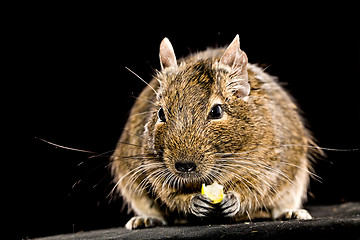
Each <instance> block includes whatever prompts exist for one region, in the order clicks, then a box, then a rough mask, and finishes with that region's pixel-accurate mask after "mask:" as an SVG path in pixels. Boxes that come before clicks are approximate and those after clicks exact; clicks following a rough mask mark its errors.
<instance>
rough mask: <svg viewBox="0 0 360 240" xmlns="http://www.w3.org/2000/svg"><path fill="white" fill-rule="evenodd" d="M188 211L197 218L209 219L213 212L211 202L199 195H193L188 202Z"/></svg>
mask: <svg viewBox="0 0 360 240" xmlns="http://www.w3.org/2000/svg"><path fill="white" fill-rule="evenodd" d="M190 210H191V212H192V213H193V214H194V215H195V216H197V217H209V216H210V215H212V214H214V212H215V208H214V204H212V200H210V198H208V197H207V196H205V195H204V194H200V193H197V194H195V196H194V197H193V198H192V199H191V200H190Z"/></svg>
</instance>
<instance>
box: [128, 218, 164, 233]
mask: <svg viewBox="0 0 360 240" xmlns="http://www.w3.org/2000/svg"><path fill="white" fill-rule="evenodd" d="M162 225H166V222H165V221H163V220H161V219H159V218H156V217H140V216H137V217H132V218H131V219H130V220H129V221H128V222H127V223H126V225H125V228H127V229H129V230H132V229H139V228H150V227H157V226H162Z"/></svg>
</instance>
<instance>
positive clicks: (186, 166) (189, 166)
mask: <svg viewBox="0 0 360 240" xmlns="http://www.w3.org/2000/svg"><path fill="white" fill-rule="evenodd" d="M175 168H176V170H178V171H180V172H193V171H195V169H196V164H195V163H193V162H177V163H175Z"/></svg>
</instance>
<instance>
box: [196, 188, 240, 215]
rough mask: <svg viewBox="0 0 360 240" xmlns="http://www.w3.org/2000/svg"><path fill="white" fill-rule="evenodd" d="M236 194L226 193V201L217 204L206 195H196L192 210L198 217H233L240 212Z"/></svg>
mask: <svg viewBox="0 0 360 240" xmlns="http://www.w3.org/2000/svg"><path fill="white" fill-rule="evenodd" d="M236 195H237V194H236V193H234V192H228V193H226V195H225V197H224V199H223V200H222V201H221V202H220V203H217V204H213V203H212V201H211V200H210V199H209V198H208V197H207V196H205V195H204V194H200V193H198V194H195V195H194V197H193V198H192V199H191V201H190V210H191V212H192V213H193V214H194V215H195V216H197V217H211V216H221V217H232V216H234V215H235V214H237V213H238V212H239V210H240V201H239V198H238V197H237V196H236Z"/></svg>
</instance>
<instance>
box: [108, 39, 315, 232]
mask: <svg viewBox="0 0 360 240" xmlns="http://www.w3.org/2000/svg"><path fill="white" fill-rule="evenodd" d="M159 56H160V64H161V70H160V71H157V72H156V75H155V76H154V78H153V79H152V80H151V82H150V83H149V84H148V86H147V87H146V88H145V89H144V90H143V92H142V93H141V94H140V96H139V97H138V98H137V100H136V102H135V104H134V106H133V108H132V110H131V114H130V117H129V119H128V121H127V123H126V125H125V128H124V131H123V133H122V135H121V137H120V140H119V142H118V144H117V147H116V150H115V152H114V154H113V155H112V157H111V167H112V174H113V176H114V183H115V187H114V189H116V191H117V193H118V194H119V195H121V196H122V198H123V200H124V201H125V203H127V205H128V207H129V209H131V210H133V211H134V213H135V216H134V217H133V218H131V219H130V220H129V221H128V223H127V224H126V228H128V229H136V228H144V227H154V226H158V225H166V224H172V223H174V222H177V221H184V220H185V221H186V220H187V219H211V218H214V219H215V218H216V219H217V220H219V219H223V220H224V222H226V220H227V219H229V218H231V219H232V221H241V220H244V219H248V218H250V219H252V218H256V217H264V216H265V217H269V218H272V219H293V218H296V219H311V216H310V214H309V213H308V212H307V211H306V210H305V209H302V203H303V201H304V200H305V199H306V195H307V188H308V184H309V177H310V175H311V152H312V151H311V150H312V149H316V147H312V148H311V146H316V145H315V143H314V141H313V140H312V136H311V134H310V132H309V131H308V130H307V129H306V127H305V126H304V125H305V124H304V122H303V119H302V117H301V116H300V114H299V109H298V107H297V105H296V104H295V103H294V101H293V100H292V98H291V97H290V95H289V94H288V93H287V92H286V91H285V90H284V89H283V88H282V87H281V86H280V85H279V83H278V82H277V79H276V77H273V76H271V75H269V74H267V73H266V72H265V71H264V69H262V68H260V67H259V66H257V65H253V64H250V63H248V58H247V56H246V54H245V52H244V51H242V50H241V49H240V41H239V36H238V35H236V37H235V38H234V40H233V41H232V42H231V44H230V45H229V46H228V47H227V48H216V49H207V50H205V51H202V52H198V53H195V54H190V55H189V56H188V57H186V58H183V59H177V58H176V56H175V53H174V49H173V47H172V45H171V43H170V41H169V40H168V39H167V38H164V40H163V41H162V42H161V44H160V53H159ZM215 181H216V182H218V183H219V184H221V185H222V186H223V187H224V193H225V197H224V198H223V200H222V201H221V202H220V203H218V204H213V203H212V202H211V201H210V200H209V199H208V198H207V197H206V196H204V195H202V194H201V193H200V189H201V186H202V184H203V183H205V184H212V183H213V182H215ZM220 222H221V220H220Z"/></svg>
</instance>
